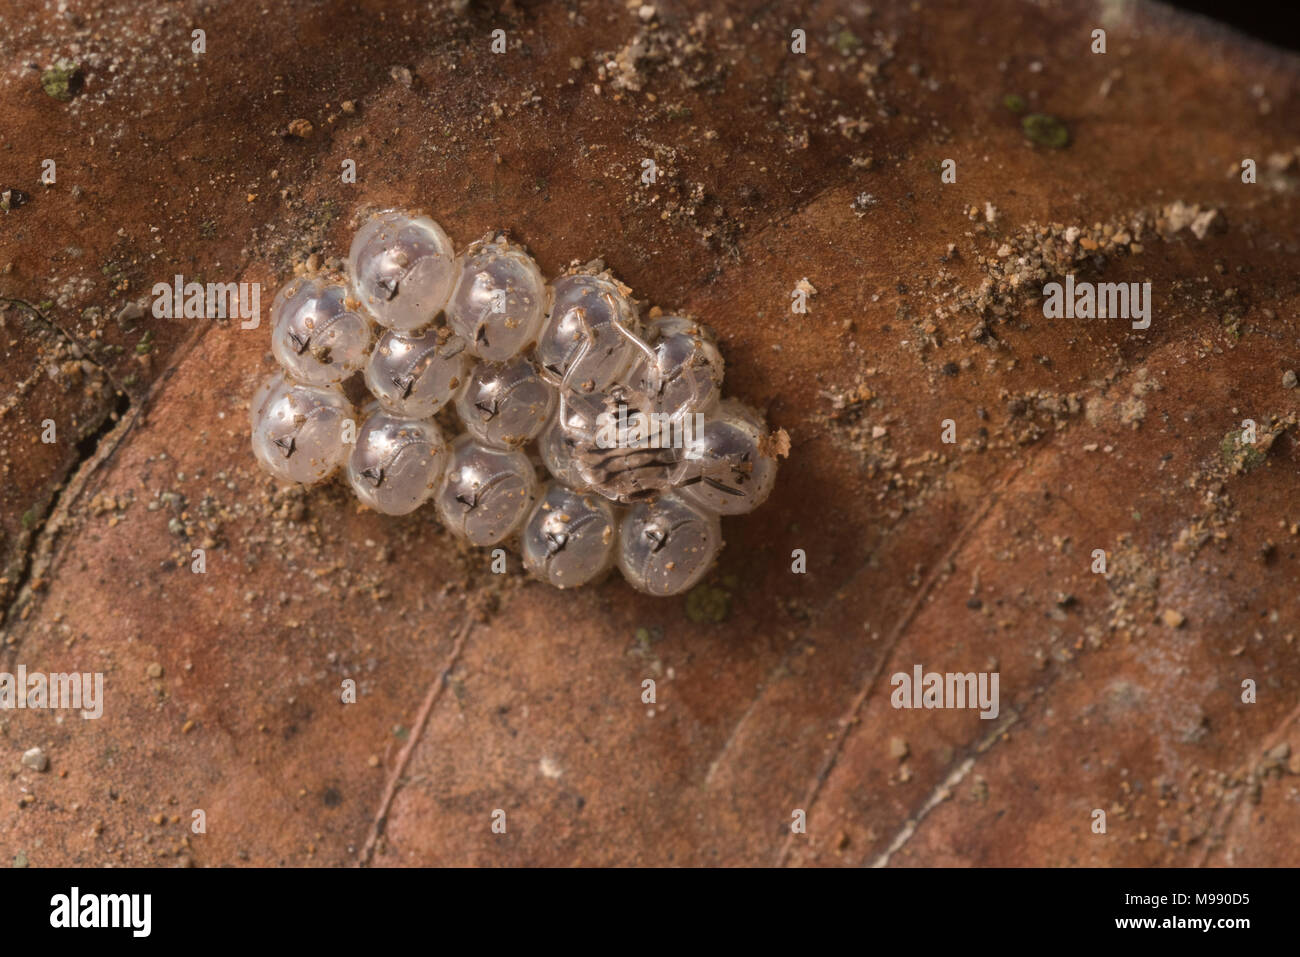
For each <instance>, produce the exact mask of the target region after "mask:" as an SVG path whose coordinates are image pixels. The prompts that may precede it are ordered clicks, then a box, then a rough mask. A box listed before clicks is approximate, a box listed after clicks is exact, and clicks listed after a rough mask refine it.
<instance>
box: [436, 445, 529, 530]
mask: <svg viewBox="0 0 1300 957" xmlns="http://www.w3.org/2000/svg"><path fill="white" fill-rule="evenodd" d="M536 496H537V475H536V473H535V472H534V471H533V465H532V463H531V462H529V461H528V456H526V455H524V454H523V453H522V452H506V451H502V450H500V449H490V448H488V447H487V446H485V445H480V444H479V443H477V442H475V441H474V440H473V439H472V438H471V437H470V436H468V435H461V436H458V437H457V438H456V441H455V442H453V443H452V446H451V459H450V461H449V462H448V463H447V473H446V475H445V476H444V477H443V480H442V484H441V485H440V486H439V487H438V494H437V499H436V501H437V503H438V514H439V515H440V516H441V517H442V520H443V521H444V522H445V523H446V524H447V527H448V528H450V529H451V530H452V531H453V532H455V533H456V534H457V535H461V536H463V537H465V538H467V539H469V541H470V543H471V544H473V545H480V546H482V545H495V544H496V543H497V542H499V541H501V540H502V539H503V538H505V537H506V536H507V535H509V534H511V533H512V532H514V531H515V530H516V529H517V528H519V526H520V525H521V524H522V523H523V521H524V517H525V516H526V515H527V514H528V510H529V509H530V508H531V507H532V504H533V500H534V499H535V498H536Z"/></svg>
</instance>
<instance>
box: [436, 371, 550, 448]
mask: <svg viewBox="0 0 1300 957" xmlns="http://www.w3.org/2000/svg"><path fill="white" fill-rule="evenodd" d="M555 402H556V392H555V387H554V386H552V385H551V384H550V383H549V382H547V381H546V380H545V379H543V378H542V377H541V376H540V375H538V374H537V368H536V367H535V366H534V365H533V364H532V363H531V362H529V361H528V360H527V359H525V358H523V357H522V356H521V357H519V358H516V359H511V360H510V361H509V362H480V363H479V364H478V365H476V366H475V367H474V370H473V371H472V372H471V373H470V375H469V381H467V382H466V383H465V387H464V388H463V389H461V390H460V392H458V393H457V394H456V412H457V414H459V415H460V419H461V421H462V422H464V423H465V427H466V428H467V429H469V431H470V434H472V435H473V436H474V438H476V439H478V440H479V441H480V442H482V443H483V444H484V445H490V446H492V447H493V448H498V449H517V448H519V447H520V446H522V445H526V444H527V443H529V442H531V441H532V440H533V439H534V438H535V437H536V436H537V434H538V433H539V432H541V431H542V427H543V426H545V425H546V422H547V420H548V419H550V417H551V412H552V411H553V410H554V409H555Z"/></svg>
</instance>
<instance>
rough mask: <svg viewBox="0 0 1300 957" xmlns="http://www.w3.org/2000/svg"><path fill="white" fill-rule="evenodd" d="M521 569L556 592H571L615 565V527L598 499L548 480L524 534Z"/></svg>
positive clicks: (606, 505) (608, 509)
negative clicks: (556, 590) (553, 587)
mask: <svg viewBox="0 0 1300 957" xmlns="http://www.w3.org/2000/svg"><path fill="white" fill-rule="evenodd" d="M522 538H523V554H524V568H526V569H527V570H528V572H529V574H531V575H533V577H535V578H538V579H540V580H541V581H544V582H547V583H549V584H551V585H554V586H555V587H556V588H573V587H576V586H578V585H585V584H586V583H587V582H589V581H591V580H593V579H595V578H597V577H598V576H600V575H603V574H604V573H605V572H607V571H609V569H610V568H612V567H613V565H614V551H615V547H616V545H617V543H618V527H617V523H616V519H615V516H614V509H613V507H612V506H611V505H610V504H609V502H607V501H606V500H605V499H603V498H601V497H600V496H599V495H595V494H592V493H590V492H588V493H587V494H585V495H584V494H581V493H578V492H575V491H573V490H572V489H569V488H565V487H564V486H563V485H561V484H559V483H558V482H548V483H546V486H545V487H544V488H543V490H542V496H541V499H540V500H539V501H538V503H537V505H535V506H534V507H533V510H532V513H531V514H530V515H529V516H528V521H527V522H526V523H525V524H524V531H523V535H522Z"/></svg>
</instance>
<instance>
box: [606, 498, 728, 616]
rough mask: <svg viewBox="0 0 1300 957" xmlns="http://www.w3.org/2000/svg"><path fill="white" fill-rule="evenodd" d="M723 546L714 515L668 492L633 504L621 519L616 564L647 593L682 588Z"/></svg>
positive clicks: (706, 567)
mask: <svg viewBox="0 0 1300 957" xmlns="http://www.w3.org/2000/svg"><path fill="white" fill-rule="evenodd" d="M721 551H722V525H721V524H720V523H719V521H718V517H717V516H716V515H712V514H709V513H707V512H704V511H701V510H699V509H697V508H696V507H695V506H694V505H691V504H690V503H688V502H686V501H684V500H683V499H681V498H679V497H678V496H677V495H674V494H672V493H668V494H665V495H661V496H660V497H659V498H658V499H656V500H655V501H653V502H644V503H642V504H640V505H635V506H633V507H632V508H631V509H629V510H628V513H627V514H626V515H625V516H623V521H622V523H621V524H620V525H619V545H618V567H619V570H620V571H621V572H622V573H623V577H624V578H625V579H627V583H628V584H629V585H631V586H632V587H633V588H635V589H636V590H637V591H641V592H645V593H646V594H647V595H659V596H663V595H676V594H679V593H681V592H684V591H686V590H687V589H688V588H690V587H692V586H693V585H695V584H696V583H697V582H698V581H699V580H700V579H701V578H703V577H704V575H705V573H706V572H708V570H709V568H710V567H712V565H713V563H714V561H715V560H716V559H717V557H718V553H719V552H721Z"/></svg>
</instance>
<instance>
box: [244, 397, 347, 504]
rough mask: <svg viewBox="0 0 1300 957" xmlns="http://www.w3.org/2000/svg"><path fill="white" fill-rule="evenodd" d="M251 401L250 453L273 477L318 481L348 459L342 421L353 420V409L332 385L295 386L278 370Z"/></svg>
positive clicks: (292, 480) (298, 480) (294, 480)
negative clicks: (252, 405) (251, 445)
mask: <svg viewBox="0 0 1300 957" xmlns="http://www.w3.org/2000/svg"><path fill="white" fill-rule="evenodd" d="M253 401H254V407H253V408H252V410H251V418H252V426H253V454H254V455H256V456H257V460H258V462H259V463H261V465H262V467H263V468H264V469H266V470H267V471H268V472H270V473H271V474H272V475H274V476H275V477H276V478H280V479H284V480H286V481H289V482H301V483H303V484H311V483H313V482H319V481H320V480H321V479H323V478H325V477H327V476H328V475H329V474H330V473H331V472H333V471H334V470H335V469H336V468H338V467H339V466H340V465H342V464H343V461H344V460H345V459H346V458H347V453H348V447H347V445H346V443H345V442H344V441H343V440H344V428H345V425H344V423H346V422H352V423H354V425H355V416H356V413H355V412H354V411H353V408H352V403H350V402H349V401H348V400H347V398H346V397H345V396H344V395H343V392H342V390H341V389H339V388H338V387H337V386H310V385H299V384H296V383H294V382H292V381H290V380H289V379H288V378H287V377H286V376H285V375H284V374H283V373H280V372H277V373H275V374H274V375H273V376H272V377H271V378H270V379H269V380H267V382H265V383H263V385H262V387H261V388H260V389H258V391H257V395H256V396H255V397H254V400H253Z"/></svg>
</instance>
